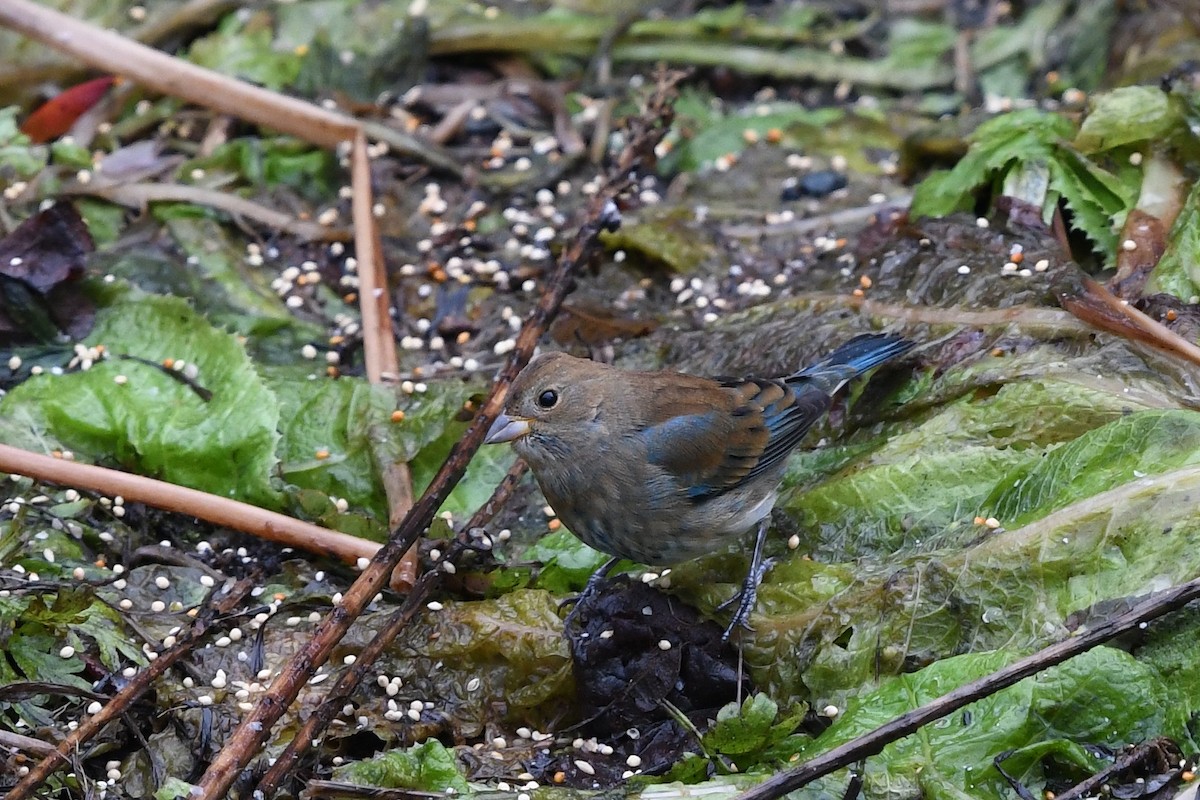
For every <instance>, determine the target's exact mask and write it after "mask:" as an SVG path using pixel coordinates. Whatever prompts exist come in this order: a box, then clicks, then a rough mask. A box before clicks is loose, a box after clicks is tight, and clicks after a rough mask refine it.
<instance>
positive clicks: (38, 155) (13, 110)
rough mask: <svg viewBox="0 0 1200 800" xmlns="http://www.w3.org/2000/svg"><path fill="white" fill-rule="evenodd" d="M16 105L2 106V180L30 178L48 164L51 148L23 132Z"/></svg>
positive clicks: (0, 121) (0, 151)
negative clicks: (33, 140) (32, 139)
mask: <svg viewBox="0 0 1200 800" xmlns="http://www.w3.org/2000/svg"><path fill="white" fill-rule="evenodd" d="M18 113H20V109H18V108H17V107H15V106H8V107H6V108H0V180H4V181H5V182H6V183H8V182H11V181H14V180H29V179H30V178H32V177H34V176H35V175H37V174H38V173H39V172H41V171H42V169H43V168H44V167H45V166H46V160H47V157H48V154H49V148H48V147H46V146H44V145H35V144H33V143H32V142H30V141H29V137H28V136H26V135H25V134H23V133H21V130H20V126H19V123H18V122H17V114H18Z"/></svg>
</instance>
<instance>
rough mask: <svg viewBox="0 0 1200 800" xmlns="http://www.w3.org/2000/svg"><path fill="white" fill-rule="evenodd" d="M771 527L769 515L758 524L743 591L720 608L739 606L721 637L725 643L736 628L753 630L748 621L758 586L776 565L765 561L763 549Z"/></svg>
mask: <svg viewBox="0 0 1200 800" xmlns="http://www.w3.org/2000/svg"><path fill="white" fill-rule="evenodd" d="M769 527H771V517H770V515H767V516H765V517H763V518H762V519H761V520H760V521H759V523H758V535H757V536H756V537H755V538H754V554H753V555H752V556H751V558H750V572H748V573H747V574H746V579H745V580H744V581H742V590H741V591H740V592H738V593H737V594H735V595H734V596H733V597H731V598H729V599H728V600H726V601H725V602H724V603H722V604H721V605H720V606H718V609H719V610H724V609H726V608H729V607H730V606H732V605H733V604H734V603H735V602H736V603H737V604H738V607H737V611H735V612H734V613H733V619H731V620H730V621H729V627H727V628H726V629H725V633H723V634H722V635H721V641H723V642H727V641H729V637H730V636H732V635H733V631H734V629H735V628H745V629H746V630H752V629H751V627H750V626H749V625H748V624H747V620H749V619H750V612H752V611H754V604H755V601H757V600H758V585H759V584H760V583H762V579H763V575H765V574H767V570H769V569H770V568H771V565H772V564H773V563H774V559H766V560H765V561H764V560H763V547H764V546H765V545H766V543H767V529H768V528H769Z"/></svg>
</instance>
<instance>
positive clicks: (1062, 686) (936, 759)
mask: <svg viewBox="0 0 1200 800" xmlns="http://www.w3.org/2000/svg"><path fill="white" fill-rule="evenodd" d="M1011 660H1012V656H1010V655H1008V654H1005V653H978V654H974V655H967V656H956V657H952V658H947V659H943V660H941V661H939V662H937V663H936V664H933V665H931V666H929V667H926V668H925V669H923V670H921V671H919V672H916V673H913V674H911V675H902V676H897V677H896V678H894V679H892V680H890V681H888V682H887V683H886V684H885V685H884V686H882V687H880V688H879V689H876V690H874V691H870V692H867V693H865V694H863V695H860V696H858V697H856V698H854V699H853V700H851V701H850V702H849V704H848V706H847V708H846V710H845V712H844V713H843V714H842V715H841V716H840V717H839V718H838V720H837V722H835V723H834V725H833V726H832V727H831V728H829V730H827V731H826V732H825V733H824V734H822V735H821V736H820V737H819V738H817V739H816V740H815V741H813V742H812V745H811V746H810V747H808V748H806V749H805V750H804V751H803V752H802V753H801V758H802V759H804V758H809V757H811V756H813V755H816V754H817V753H819V752H823V751H826V750H828V749H830V748H832V747H836V746H837V745H839V744H842V743H844V742H847V741H849V740H851V739H853V738H855V737H856V736H859V735H861V734H863V733H866V732H868V731H870V730H873V729H874V728H876V727H878V726H879V725H880V724H882V723H884V722H886V721H888V720H890V719H892V718H893V717H896V716H899V715H900V714H903V713H904V712H906V711H910V710H912V709H914V708H916V707H918V706H920V705H923V704H925V703H928V702H929V701H931V700H933V699H934V698H936V697H940V696H941V695H944V694H946V693H947V692H948V691H950V690H952V689H954V688H956V687H957V686H959V685H961V684H963V683H966V682H968V681H970V680H973V679H975V678H978V677H981V676H983V675H986V674H988V673H990V672H993V671H995V670H996V669H998V668H999V667H1001V666H1003V665H1004V664H1006V663H1007V662H1008V661H1011ZM1168 705H1169V704H1168V702H1167V692H1166V690H1165V688H1164V686H1163V685H1162V682H1161V681H1160V680H1159V679H1158V678H1157V676H1156V675H1155V674H1154V671H1153V670H1152V669H1150V668H1148V667H1147V666H1146V665H1144V664H1142V663H1140V662H1139V661H1137V660H1135V659H1134V658H1133V657H1132V656H1130V655H1129V654H1128V653H1124V652H1121V651H1119V650H1115V649H1112V648H1107V647H1101V648H1097V649H1095V650H1092V651H1090V652H1088V653H1085V654H1084V655H1081V656H1078V657H1076V658H1074V659H1072V660H1071V661H1068V662H1066V663H1065V664H1062V665H1060V666H1057V667H1053V668H1051V669H1050V670H1047V671H1046V672H1044V673H1041V674H1039V675H1038V676H1036V677H1034V678H1027V679H1026V680H1024V681H1021V682H1020V683H1018V684H1017V685H1015V686H1012V687H1010V688H1008V689H1005V690H1003V691H1001V692H999V693H997V694H994V695H991V696H990V697H986V698H983V699H981V700H979V701H977V702H975V703H972V704H971V705H970V706H968V707H967V709H965V710H964V711H963V712H962V713H959V714H956V715H954V716H952V717H948V718H946V719H944V720H941V721H940V722H938V723H934V724H932V725H926V726H925V727H923V728H921V729H920V730H919V731H917V732H916V733H914V734H912V735H911V736H908V737H906V738H904V739H901V740H899V741H898V742H894V743H893V744H890V745H888V746H887V747H886V748H885V749H884V750H883V752H882V753H881V754H880V755H879V756H877V757H874V758H871V759H868V761H867V762H866V767H865V772H864V773H863V775H864V778H865V781H866V784H867V789H866V791H867V793H868V795H874V794H875V793H876V792H880V791H883V789H884V787H886V788H887V789H888V790H889V791H892V792H899V793H901V794H904V795H909V796H917V795H920V796H925V797H974V798H1003V797H1008V796H1009V793H1010V791H1011V790H1010V787H1009V785H1008V784H1007V783H1006V782H1005V781H1004V780H1003V779H1002V778H1001V777H1000V775H999V773H998V772H997V771H996V770H995V769H994V768H993V767H992V760H993V759H994V758H995V757H996V756H998V755H1000V754H1001V753H1003V752H1005V751H1008V750H1012V751H1015V752H1013V754H1012V755H1010V756H1009V757H1008V758H1007V759H1005V761H1004V768H1005V770H1006V771H1008V772H1009V773H1011V774H1014V775H1015V777H1016V778H1017V779H1018V780H1020V781H1021V782H1022V783H1023V784H1024V785H1025V786H1027V787H1029V788H1031V789H1032V790H1034V791H1037V790H1038V789H1039V788H1040V786H1041V785H1042V783H1043V781H1044V780H1045V776H1046V774H1047V766H1046V761H1045V760H1046V759H1047V757H1049V756H1051V755H1053V756H1054V757H1055V759H1056V760H1057V761H1058V762H1059V768H1060V769H1061V768H1062V766H1065V765H1069V769H1070V771H1072V772H1074V773H1076V774H1077V775H1078V776H1079V777H1080V778H1082V777H1083V776H1084V775H1087V774H1091V773H1092V772H1093V771H1095V770H1096V769H1099V768H1100V767H1101V766H1102V762H1101V761H1100V760H1099V759H1097V758H1096V757H1095V756H1093V755H1091V754H1090V752H1089V751H1088V750H1086V749H1085V748H1084V746H1083V745H1094V744H1107V745H1109V746H1114V747H1119V746H1121V745H1123V744H1125V743H1127V742H1135V741H1143V740H1144V739H1145V738H1147V737H1148V736H1153V735H1156V734H1155V733H1152V732H1162V731H1170V734H1168V735H1173V736H1179V737H1183V738H1186V729H1185V726H1184V721H1185V720H1184V718H1183V716H1182V715H1181V714H1180V713H1179V711H1178V710H1177V709H1172V708H1169V707H1168Z"/></svg>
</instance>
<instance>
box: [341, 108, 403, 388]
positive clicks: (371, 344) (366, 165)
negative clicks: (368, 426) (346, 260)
mask: <svg viewBox="0 0 1200 800" xmlns="http://www.w3.org/2000/svg"><path fill="white" fill-rule="evenodd" d="M350 180H351V184H352V186H353V189H352V191H353V200H352V209H353V213H354V242H355V244H354V254H355V256H356V257H357V258H358V281H359V283H358V307H359V311H360V312H361V313H362V332H363V354H364V360H365V361H366V368H367V380H369V381H370V382H371V383H379V382H380V381H381V380H384V378H385V376H390V375H395V374H396V372H397V371H398V369H399V368H398V366H397V362H396V339H395V336H394V335H393V334H392V320H391V316H390V313H389V312H390V309H391V303H390V302H389V298H388V292H387V270H386V269H385V268H384V264H383V244H382V242H381V241H380V238H379V226H378V225H376V224H375V214H374V211H373V206H374V205H375V203H374V200H373V199H372V192H371V162H370V160H369V159H368V157H367V139H366V137H365V136H363V134H362V131H359V132H358V133H357V134H356V135H355V137H354V149H353V151H352V153H351V156H350Z"/></svg>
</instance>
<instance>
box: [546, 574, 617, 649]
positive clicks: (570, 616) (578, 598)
mask: <svg viewBox="0 0 1200 800" xmlns="http://www.w3.org/2000/svg"><path fill="white" fill-rule="evenodd" d="M619 560H620V559H618V558H610V559H609V560H608V561H605V562H604V563H603V564H602V565H601V566H600V568H599V569H597V570H596V571H595V572H593V573H592V574H591V575H590V576H589V577H588V580H587V583H586V584H584V586H583V591H582V592H580V593H579V594H577V595H575V596H574V597H568V598H566V599H565V600H563V601H562V602H560V603H559V604H558V607H559V608H565V607H566V606H569V605H572V604H573V605H574V608H572V609H571V610H570V611H569V612H568V613H567V616H566V618H565V619H563V633H564V634H567V635H569V632H570V630H571V623H572V622H574V621H575V615H576V614H578V613H579V609H580V608H582V607H583V605H584V601H586V600H591V599H592V596H593V595H595V594H596V593H597V591H599V587H600V584H601V583H602V582H603V581H604V579H605V577H607V576H608V573H609V571H610V570H611V569H612V568H613V566H615V565H616V563H617V562H618V561H619Z"/></svg>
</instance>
